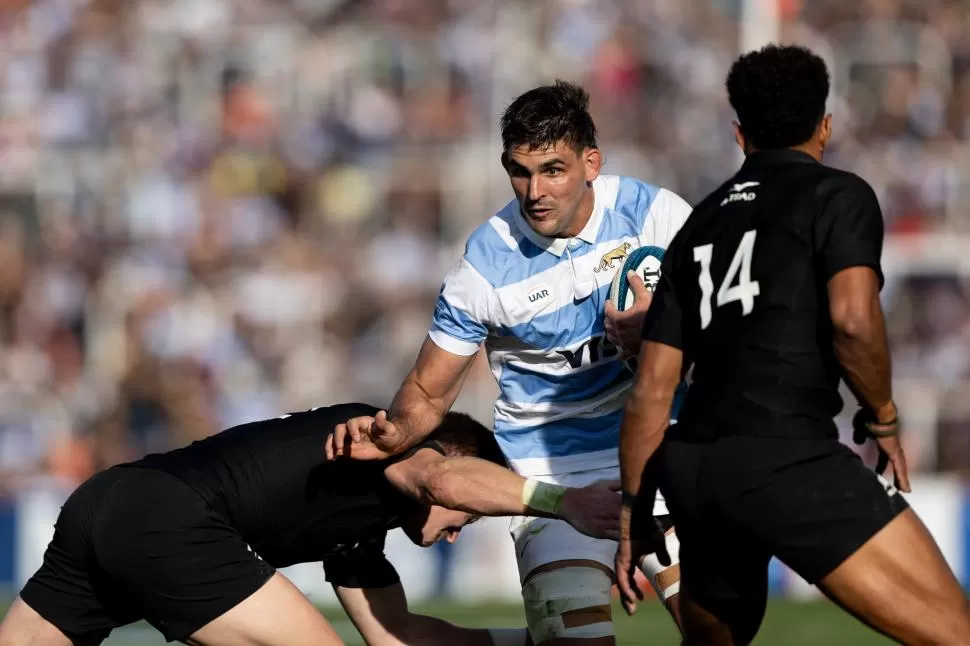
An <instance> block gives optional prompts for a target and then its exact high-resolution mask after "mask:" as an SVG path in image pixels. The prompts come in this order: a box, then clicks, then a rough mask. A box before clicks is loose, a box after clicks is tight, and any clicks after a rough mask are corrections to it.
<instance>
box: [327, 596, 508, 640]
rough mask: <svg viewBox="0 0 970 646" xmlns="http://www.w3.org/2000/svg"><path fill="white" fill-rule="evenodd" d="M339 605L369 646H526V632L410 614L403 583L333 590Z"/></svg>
mask: <svg viewBox="0 0 970 646" xmlns="http://www.w3.org/2000/svg"><path fill="white" fill-rule="evenodd" d="M334 590H335V591H336V592H337V598H338V599H340V604H341V605H342V606H343V607H344V610H346V611H347V614H348V615H349V616H350V620H351V621H352V622H353V623H354V626H356V627H357V630H358V631H359V632H360V634H361V636H363V638H364V640H365V641H366V642H367V644H368V645H369V646H405V645H413V646H423V645H429V646H430V645H433V644H439V645H443V644H449V645H450V644H463V645H465V646H493V645H495V646H526V643H527V641H526V640H527V637H526V634H527V633H526V629H525V628H514V629H498V630H488V629H484V628H462V627H459V626H455V625H454V624H451V623H448V622H447V621H444V620H443V619H437V618H435V617H428V616H426V615H419V614H416V613H413V612H411V611H410V610H408V602H407V598H406V597H405V595H404V588H403V587H402V586H401V584H400V583H395V584H393V585H390V586H387V587H384V588H349V587H341V586H334Z"/></svg>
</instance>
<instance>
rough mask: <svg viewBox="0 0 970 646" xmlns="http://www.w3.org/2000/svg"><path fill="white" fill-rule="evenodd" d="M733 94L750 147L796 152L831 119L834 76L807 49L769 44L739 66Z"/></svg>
mask: <svg viewBox="0 0 970 646" xmlns="http://www.w3.org/2000/svg"><path fill="white" fill-rule="evenodd" d="M727 92H728V100H729V101H730V102H731V107H732V108H734V111H735V112H736V113H737V115H738V122H739V123H740V124H741V132H742V133H743V134H744V137H745V139H746V141H747V142H749V143H750V144H751V145H752V146H754V147H755V148H757V149H759V150H772V149H778V148H791V147H792V146H798V145H800V144H803V143H805V142H806V141H808V140H809V139H811V138H812V135H813V134H814V133H815V129H816V128H817V127H818V124H819V122H821V121H822V118H823V117H824V116H825V101H826V99H828V96H829V73H828V70H827V69H826V67H825V61H823V60H822V59H821V58H820V57H819V56H818V55H816V54H815V53H813V52H811V51H809V50H808V49H805V48H804V47H798V46H795V45H785V46H780V45H768V46H766V47H763V48H762V49H760V50H758V51H754V52H748V53H747V54H744V55H743V56H741V57H740V58H738V60H736V61H735V62H734V64H733V65H732V66H731V71H730V72H729V73H728V77H727Z"/></svg>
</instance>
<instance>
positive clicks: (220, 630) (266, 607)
mask: <svg viewBox="0 0 970 646" xmlns="http://www.w3.org/2000/svg"><path fill="white" fill-rule="evenodd" d="M186 643H188V644H193V645H195V646H340V645H341V644H343V641H342V640H341V639H340V636H339V635H337V633H336V631H335V630H334V629H333V626H331V625H330V623H329V622H328V621H327V620H326V619H325V618H324V617H323V615H321V614H320V612H319V611H318V610H317V609H316V608H314V607H313V605H311V604H310V602H309V601H307V599H306V597H305V596H304V595H303V593H302V592H300V591H299V589H297V588H296V586H294V585H293V584H292V583H291V582H290V581H289V580H288V579H287V578H286V577H285V576H283V575H282V574H280V573H279V572H277V573H276V574H274V575H273V576H272V577H271V578H270V579H269V581H267V582H266V583H265V584H264V585H263V586H262V587H261V588H260V589H259V590H257V591H256V592H254V593H253V594H251V595H250V596H249V597H247V598H246V599H244V600H243V601H241V602H240V603H239V604H237V605H236V606H234V607H233V608H230V609H229V610H227V611H226V612H224V613H223V614H222V615H220V616H219V617H217V618H216V619H213V620H212V621H210V622H209V623H208V624H206V625H205V626H203V627H202V628H200V629H199V630H197V631H195V632H194V633H192V635H191V636H190V637H189V638H188V639H187V640H186Z"/></svg>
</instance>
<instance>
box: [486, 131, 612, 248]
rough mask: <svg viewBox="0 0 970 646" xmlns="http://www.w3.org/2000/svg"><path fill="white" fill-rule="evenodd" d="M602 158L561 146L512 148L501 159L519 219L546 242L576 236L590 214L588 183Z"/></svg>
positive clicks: (591, 150)
mask: <svg viewBox="0 0 970 646" xmlns="http://www.w3.org/2000/svg"><path fill="white" fill-rule="evenodd" d="M602 159H603V158H602V156H601V155H600V152H599V150H597V149H595V148H585V149H583V150H580V151H577V150H576V149H575V148H573V147H572V146H571V145H569V144H565V143H562V142H559V143H557V144H556V145H554V146H550V147H548V148H540V149H537V150H529V149H528V146H516V147H514V148H512V149H510V150H507V151H506V152H505V153H504V154H503V155H502V164H503V165H504V166H505V170H506V172H508V174H509V179H510V180H511V182H512V190H513V191H515V198H516V199H517V200H518V202H519V207H520V208H521V209H522V215H523V216H524V217H525V219H526V221H527V222H528V223H529V226H531V227H532V228H533V229H534V230H535V232H536V233H538V234H540V235H544V236H547V237H550V238H571V237H573V236H575V235H578V234H579V233H580V232H581V231H582V230H583V227H584V226H586V222H587V221H588V220H589V216H590V215H591V214H592V212H593V187H592V185H591V183H592V181H593V180H594V179H596V178H597V177H598V176H599V172H600V166H601V165H602Z"/></svg>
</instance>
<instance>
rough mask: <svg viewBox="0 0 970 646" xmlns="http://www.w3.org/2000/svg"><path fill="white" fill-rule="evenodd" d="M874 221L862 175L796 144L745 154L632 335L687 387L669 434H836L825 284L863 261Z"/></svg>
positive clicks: (872, 241) (869, 254)
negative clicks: (679, 357)
mask: <svg viewBox="0 0 970 646" xmlns="http://www.w3.org/2000/svg"><path fill="white" fill-rule="evenodd" d="M882 242H883V222H882V214H881V212H880V209H879V203H878V201H877V199H876V196H875V194H874V192H873V190H872V188H871V187H870V186H869V185H868V184H867V183H866V182H865V181H864V180H862V179H861V178H859V177H857V176H856V175H853V174H851V173H846V172H843V171H839V170H836V169H833V168H829V167H827V166H824V165H823V164H820V163H818V162H817V161H815V160H814V159H813V158H812V157H810V156H809V155H807V154H804V153H802V152H798V151H794V150H777V151H763V152H757V153H753V154H751V155H749V156H748V157H747V159H746V161H745V163H744V165H743V166H742V167H741V170H740V171H739V172H738V173H737V175H735V176H734V177H733V178H731V179H730V180H729V181H728V182H727V183H725V184H724V185H723V186H721V187H720V188H718V189H717V190H715V191H714V192H713V193H711V194H710V195H709V196H708V197H707V198H706V199H704V200H703V201H702V202H701V203H700V204H699V205H698V206H697V207H696V208H695V209H694V212H693V214H692V215H691V217H690V218H689V219H688V221H687V223H686V224H685V225H684V226H683V228H682V229H681V230H680V232H679V233H678V234H677V236H676V237H675V238H674V240H673V242H672V243H671V245H670V248H669V249H668V250H667V253H666V255H665V257H664V263H663V269H662V273H661V279H660V285H659V287H658V289H657V293H656V294H655V295H654V300H653V304H652V306H651V308H650V312H649V314H648V316H647V320H646V324H645V325H644V338H646V339H649V340H652V341H657V342H660V343H664V344H666V345H670V346H673V347H676V348H680V349H682V350H683V351H684V354H685V365H686V364H691V363H692V364H693V373H692V381H691V389H690V391H689V392H688V394H687V398H686V401H685V402H684V405H683V408H682V409H681V411H680V416H679V423H678V425H677V426H676V427H674V428H673V429H671V432H672V433H674V432H676V434H677V435H678V436H679V437H686V436H692V437H697V438H698V439H702V438H713V437H718V436H724V435H753V436H761V437H818V436H820V435H821V436H824V435H836V434H837V431H836V427H835V424H834V422H833V419H832V418H833V417H834V416H835V415H837V414H838V413H839V411H840V410H841V409H842V400H841V398H840V396H839V393H838V384H839V379H840V376H841V372H840V367H839V364H838V362H837V361H836V358H835V354H834V350H833V347H832V335H833V331H832V324H831V319H830V316H829V302H828V293H827V283H828V280H829V279H830V278H831V277H832V276H834V275H835V274H836V273H838V272H839V271H842V270H843V269H847V268H849V267H853V266H867V267H871V268H872V269H873V270H874V271H875V272H876V273H877V275H878V276H879V281H880V285H881V284H882V280H883V278H882V270H881V267H880V255H881V252H882Z"/></svg>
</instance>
